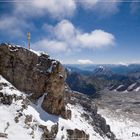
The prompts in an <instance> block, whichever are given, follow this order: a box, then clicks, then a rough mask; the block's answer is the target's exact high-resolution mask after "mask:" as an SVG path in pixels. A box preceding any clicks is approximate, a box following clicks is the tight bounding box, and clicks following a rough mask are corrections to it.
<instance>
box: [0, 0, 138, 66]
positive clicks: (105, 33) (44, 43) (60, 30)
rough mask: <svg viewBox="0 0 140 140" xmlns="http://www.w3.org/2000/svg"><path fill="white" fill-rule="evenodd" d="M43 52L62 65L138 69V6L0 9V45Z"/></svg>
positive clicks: (6, 5)
mask: <svg viewBox="0 0 140 140" xmlns="http://www.w3.org/2000/svg"><path fill="white" fill-rule="evenodd" d="M28 31H30V32H31V48H32V49H33V50H37V51H45V52H47V53H48V54H49V55H50V56H51V57H52V58H56V59H58V60H60V61H61V62H62V63H67V64H68V63H79V64H118V63H140V55H139V53H140V2H138V1H127V2H126V1H124V2H122V1H117V0H111V1H101V0H75V1H74V0H67V1H66V0H40V1H38V0H32V1H29V0H24V1H14V0H11V1H9V0H8V1H5V2H1V3H0V42H9V43H13V44H19V45H21V46H24V47H27V32H28Z"/></svg>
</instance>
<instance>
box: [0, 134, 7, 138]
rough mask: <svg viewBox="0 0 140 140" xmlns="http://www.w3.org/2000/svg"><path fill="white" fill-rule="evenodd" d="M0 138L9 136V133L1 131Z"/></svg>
mask: <svg viewBox="0 0 140 140" xmlns="http://www.w3.org/2000/svg"><path fill="white" fill-rule="evenodd" d="M0 138H8V134H6V133H0Z"/></svg>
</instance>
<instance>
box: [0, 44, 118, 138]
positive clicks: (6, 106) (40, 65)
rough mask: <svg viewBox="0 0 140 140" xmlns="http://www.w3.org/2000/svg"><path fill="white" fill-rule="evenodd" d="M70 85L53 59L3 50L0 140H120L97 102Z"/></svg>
mask: <svg viewBox="0 0 140 140" xmlns="http://www.w3.org/2000/svg"><path fill="white" fill-rule="evenodd" d="M65 80H66V72H65V69H64V67H63V66H62V64H61V63H60V62H58V61H56V60H54V59H51V58H50V57H49V55H48V54H44V53H38V52H35V51H33V50H28V49H25V48H22V47H20V46H15V45H11V44H1V45H0V116H3V117H0V139H8V140H16V139H30V140H32V139H34V140H47V139H51V140H78V139H80V140H93V139H94V140H104V139H105V140H115V139H116V138H115V135H114V134H113V133H112V131H111V129H110V126H109V125H108V124H107V123H106V120H105V119H104V118H103V117H102V116H101V115H100V114H98V109H97V106H96V104H95V102H94V101H93V100H92V99H90V98H89V97H88V96H86V95H84V94H82V93H79V92H74V91H72V90H71V89H70V88H69V86H68V85H67V84H66V83H65ZM19 130H20V133H17V132H18V131H19Z"/></svg>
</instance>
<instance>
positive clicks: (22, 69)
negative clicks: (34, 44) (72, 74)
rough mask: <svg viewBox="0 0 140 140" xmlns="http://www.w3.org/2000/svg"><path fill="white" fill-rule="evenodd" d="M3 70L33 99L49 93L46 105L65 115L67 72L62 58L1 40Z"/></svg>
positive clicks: (4, 75) (0, 52) (0, 61)
mask: <svg viewBox="0 0 140 140" xmlns="http://www.w3.org/2000/svg"><path fill="white" fill-rule="evenodd" d="M0 74H1V75H2V76H3V77H4V78H6V79H7V80H8V81H9V82H11V83H12V84H13V85H14V86H15V87H16V88H18V89H19V90H21V91H24V92H25V93H26V94H28V95H29V96H30V98H31V99H32V100H37V99H38V98H39V97H41V96H42V95H43V94H44V93H47V94H46V95H45V98H44V101H43V103H42V107H43V109H44V110H46V111H47V112H49V113H52V114H56V115H62V116H64V114H65V106H64V89H65V82H64V81H65V79H66V73H65V70H64V68H63V66H62V65H61V64H60V62H58V61H55V60H53V59H50V58H49V56H48V55H47V54H41V55H40V56H38V55H37V54H36V53H34V52H32V51H29V50H27V49H25V48H22V47H17V46H12V45H7V44H1V45H0Z"/></svg>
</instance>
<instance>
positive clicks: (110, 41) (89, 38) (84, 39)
mask: <svg viewBox="0 0 140 140" xmlns="http://www.w3.org/2000/svg"><path fill="white" fill-rule="evenodd" d="M77 40H78V41H79V42H80V44H81V45H82V46H84V47H88V48H102V47H106V46H112V45H114V40H115V38H114V36H113V35H112V34H111V33H108V32H105V31H103V30H94V31H92V32H91V33H83V34H79V35H77Z"/></svg>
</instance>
